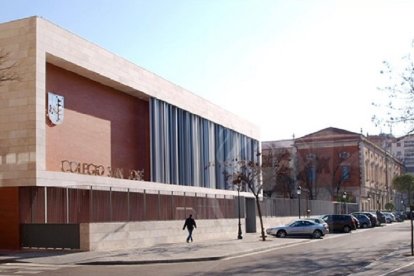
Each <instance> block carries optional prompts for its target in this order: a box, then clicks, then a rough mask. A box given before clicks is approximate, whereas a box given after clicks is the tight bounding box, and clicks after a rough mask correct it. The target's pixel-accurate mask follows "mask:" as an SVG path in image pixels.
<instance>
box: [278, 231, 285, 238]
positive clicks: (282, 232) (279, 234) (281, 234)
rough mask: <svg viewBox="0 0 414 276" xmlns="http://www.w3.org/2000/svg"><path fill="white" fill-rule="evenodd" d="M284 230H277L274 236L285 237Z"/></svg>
mask: <svg viewBox="0 0 414 276" xmlns="http://www.w3.org/2000/svg"><path fill="white" fill-rule="evenodd" d="M286 235H287V234H286V231H285V230H279V231H277V234H276V237H278V238H286Z"/></svg>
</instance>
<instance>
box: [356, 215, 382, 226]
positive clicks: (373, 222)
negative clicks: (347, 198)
mask: <svg viewBox="0 0 414 276" xmlns="http://www.w3.org/2000/svg"><path fill="white" fill-rule="evenodd" d="M352 214H353V215H355V214H362V215H366V216H367V217H369V219H370V220H371V226H372V227H375V226H379V225H380V224H381V223H380V222H379V221H378V218H377V216H376V215H375V214H373V213H371V212H354V213H352Z"/></svg>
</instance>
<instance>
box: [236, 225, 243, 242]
mask: <svg viewBox="0 0 414 276" xmlns="http://www.w3.org/2000/svg"><path fill="white" fill-rule="evenodd" d="M237 239H239V240H241V239H243V236H242V231H241V225H240V224H239V233H238V235H237Z"/></svg>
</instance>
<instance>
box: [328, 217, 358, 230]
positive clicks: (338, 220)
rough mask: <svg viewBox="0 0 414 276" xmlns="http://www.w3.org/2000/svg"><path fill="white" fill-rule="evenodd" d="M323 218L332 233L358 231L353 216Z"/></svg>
mask: <svg viewBox="0 0 414 276" xmlns="http://www.w3.org/2000/svg"><path fill="white" fill-rule="evenodd" d="M321 218H322V219H323V220H324V221H325V222H326V223H327V224H328V225H329V231H330V232H337V231H339V232H345V233H349V232H351V230H356V224H355V221H354V219H353V218H352V216H351V215H323V216H321Z"/></svg>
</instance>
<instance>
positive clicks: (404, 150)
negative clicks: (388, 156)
mask: <svg viewBox="0 0 414 276" xmlns="http://www.w3.org/2000/svg"><path fill="white" fill-rule="evenodd" d="M391 152H392V154H393V155H394V156H395V157H396V158H397V159H398V160H400V161H401V162H402V163H403V164H404V167H405V172H407V173H411V174H414V135H413V134H410V135H405V136H402V137H400V138H398V139H396V140H395V141H394V142H393V143H392V145H391Z"/></svg>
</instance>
